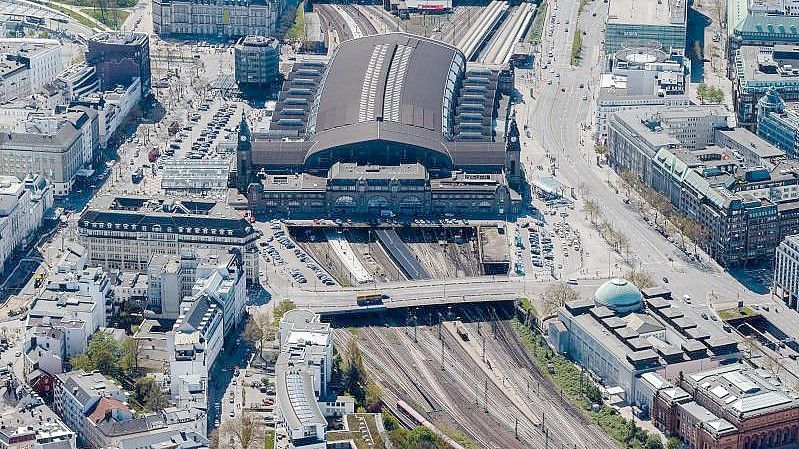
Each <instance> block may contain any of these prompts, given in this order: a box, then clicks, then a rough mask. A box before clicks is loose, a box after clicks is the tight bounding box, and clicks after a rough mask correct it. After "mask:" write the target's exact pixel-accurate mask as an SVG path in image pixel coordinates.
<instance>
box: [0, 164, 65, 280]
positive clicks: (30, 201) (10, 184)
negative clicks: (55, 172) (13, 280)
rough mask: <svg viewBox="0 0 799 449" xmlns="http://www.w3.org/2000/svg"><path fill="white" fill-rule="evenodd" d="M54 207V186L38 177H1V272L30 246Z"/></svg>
mask: <svg viewBox="0 0 799 449" xmlns="http://www.w3.org/2000/svg"><path fill="white" fill-rule="evenodd" d="M52 205H53V186H52V184H50V183H48V182H47V180H46V179H45V178H44V177H43V176H41V175H28V176H27V177H25V179H23V180H20V179H19V178H17V177H16V176H0V272H2V271H3V268H4V267H5V263H6V261H7V260H8V258H9V256H10V255H11V254H12V253H13V252H14V251H17V250H19V249H21V248H22V247H24V246H25V245H27V244H28V243H30V242H31V241H32V239H33V237H34V236H35V234H36V231H38V230H39V227H40V226H41V225H42V223H43V221H44V217H45V214H46V213H47V211H48V210H49V209H50V207H52Z"/></svg>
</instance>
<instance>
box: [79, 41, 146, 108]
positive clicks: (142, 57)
mask: <svg viewBox="0 0 799 449" xmlns="http://www.w3.org/2000/svg"><path fill="white" fill-rule="evenodd" d="M88 46H89V49H88V51H87V52H86V63H87V64H89V65H92V66H93V67H94V69H95V72H96V73H97V78H98V79H99V81H100V90H104V91H105V90H113V89H115V88H116V87H117V86H122V87H123V88H127V87H128V86H130V84H131V83H133V81H134V80H135V79H136V78H138V79H139V82H140V83H141V92H140V94H141V96H142V98H144V97H147V96H149V95H150V89H151V79H152V75H151V69H150V37H149V36H148V35H147V34H145V33H134V32H116V31H104V32H102V33H98V34H95V35H94V36H92V37H91V38H89V41H88Z"/></svg>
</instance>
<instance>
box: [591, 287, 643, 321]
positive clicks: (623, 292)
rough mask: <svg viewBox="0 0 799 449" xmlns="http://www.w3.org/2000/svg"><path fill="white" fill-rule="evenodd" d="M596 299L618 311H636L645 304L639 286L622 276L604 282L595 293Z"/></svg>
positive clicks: (602, 304)
mask: <svg viewBox="0 0 799 449" xmlns="http://www.w3.org/2000/svg"><path fill="white" fill-rule="evenodd" d="M594 300H595V301H596V303H597V305H599V306H605V307H607V308H609V309H611V310H613V311H615V312H616V313H628V312H636V311H638V310H640V309H641V308H642V307H643V306H644V303H643V301H642V299H641V292H640V291H639V290H638V287H636V286H635V285H633V283H632V282H630V281H628V280H626V279H620V278H616V279H612V280H610V281H607V282H605V283H604V284H602V285H601V286H600V287H599V288H598V289H597V290H596V293H594Z"/></svg>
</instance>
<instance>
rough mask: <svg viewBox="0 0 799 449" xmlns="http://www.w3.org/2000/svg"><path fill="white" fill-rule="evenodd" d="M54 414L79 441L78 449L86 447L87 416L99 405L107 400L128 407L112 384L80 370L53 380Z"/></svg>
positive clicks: (125, 394)
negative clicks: (73, 432)
mask: <svg viewBox="0 0 799 449" xmlns="http://www.w3.org/2000/svg"><path fill="white" fill-rule="evenodd" d="M56 379H57V380H56V386H55V394H54V396H53V397H54V401H53V410H54V411H55V412H56V413H57V414H58V416H60V417H61V419H63V420H64V424H66V425H67V426H68V427H69V428H70V429H72V430H74V431H75V433H76V434H77V437H78V444H79V445H80V447H85V446H84V444H86V437H87V435H86V416H87V415H88V414H90V413H91V410H93V409H94V407H95V406H96V405H97V403H98V402H100V399H103V398H109V399H114V400H116V401H119V402H120V403H127V401H128V397H127V393H125V392H124V391H123V390H122V389H121V388H120V387H119V386H118V385H117V384H116V383H115V382H114V381H112V380H110V379H108V378H107V377H105V376H103V375H102V374H100V373H97V372H93V373H87V372H85V371H83V370H77V371H71V372H68V373H64V374H59V375H58V376H56Z"/></svg>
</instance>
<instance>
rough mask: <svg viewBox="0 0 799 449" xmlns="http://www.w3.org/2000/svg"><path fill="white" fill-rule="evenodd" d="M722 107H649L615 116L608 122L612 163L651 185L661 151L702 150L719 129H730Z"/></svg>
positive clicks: (619, 113) (610, 160) (712, 139)
mask: <svg viewBox="0 0 799 449" xmlns="http://www.w3.org/2000/svg"><path fill="white" fill-rule="evenodd" d="M728 115H729V113H728V112H726V111H725V110H724V109H723V108H721V107H714V106H688V107H646V108H637V109H632V110H624V111H620V112H617V113H614V114H612V115H611V116H610V119H609V121H608V123H609V127H608V139H607V145H608V150H609V151H608V161H609V162H610V164H611V166H613V167H614V169H616V170H617V171H623V170H631V171H632V172H633V173H635V174H637V175H638V176H639V177H640V179H641V180H642V181H643V182H644V183H646V184H647V185H648V184H651V170H650V167H651V161H652V159H653V158H654V157H655V154H657V152H658V151H660V150H661V149H675V148H682V147H684V148H688V149H702V148H705V147H706V146H708V145H710V144H712V143H713V142H714V139H715V134H714V133H715V130H716V129H718V128H726V127H727V121H728Z"/></svg>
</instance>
